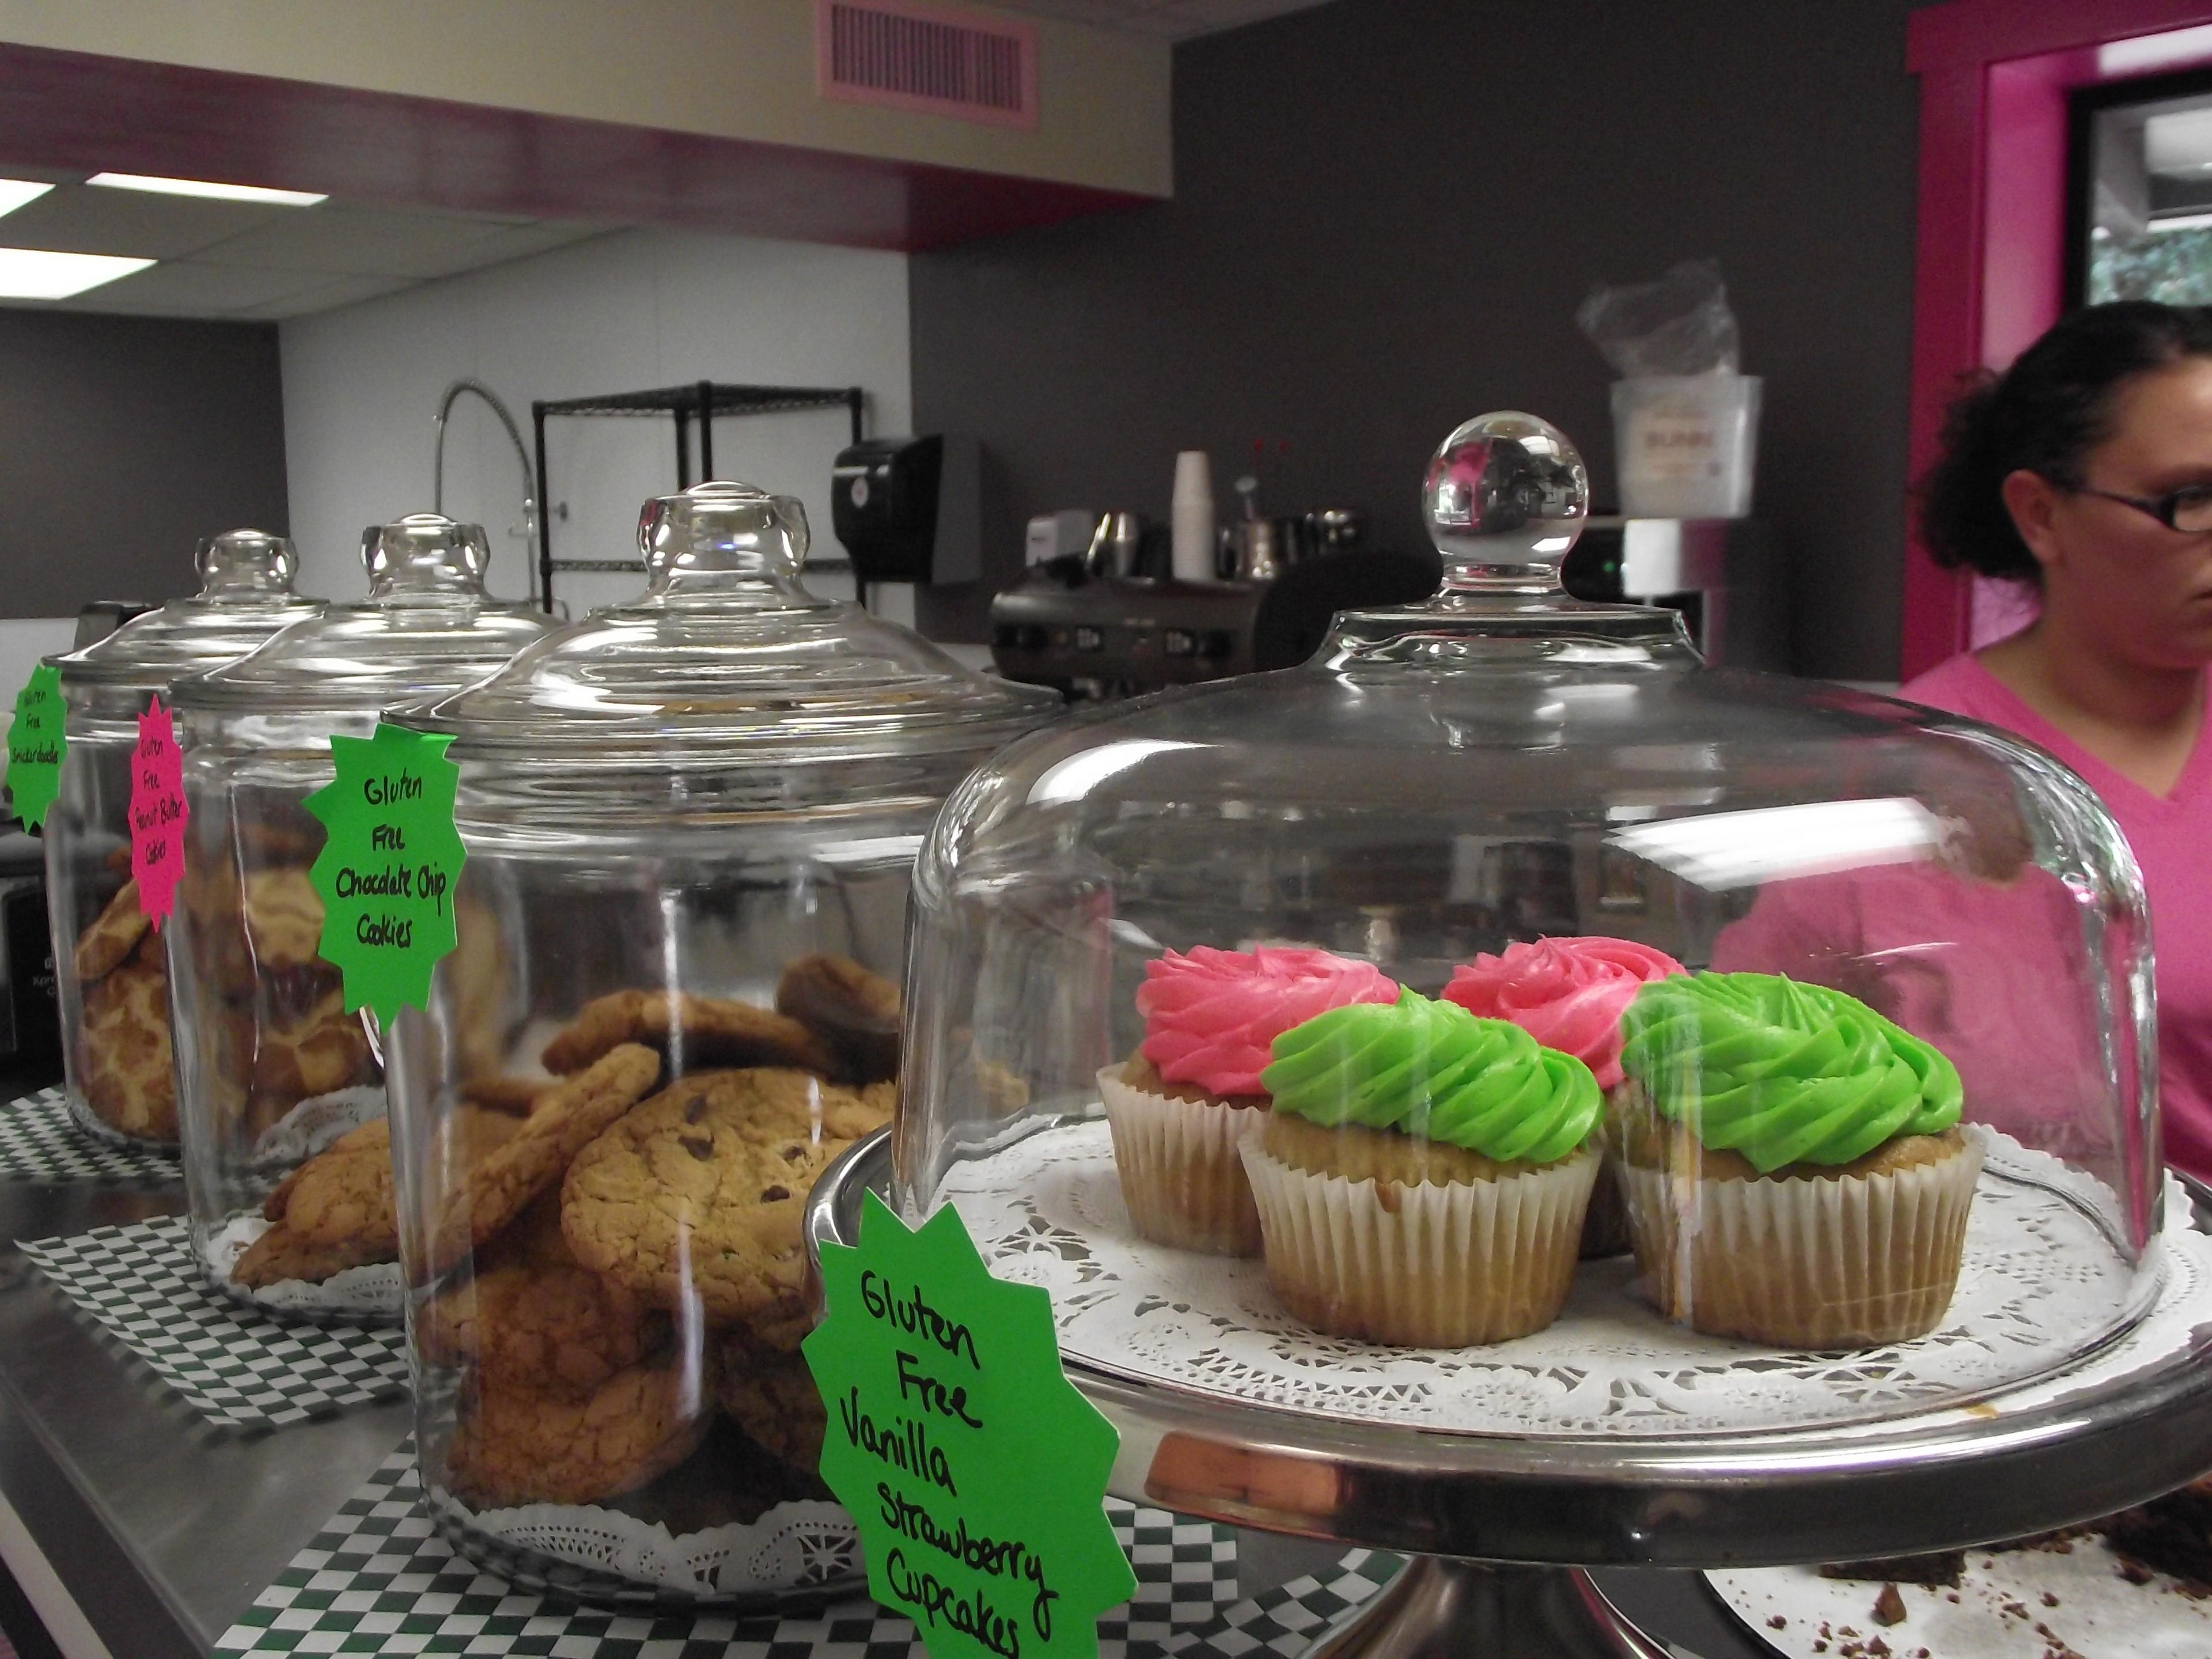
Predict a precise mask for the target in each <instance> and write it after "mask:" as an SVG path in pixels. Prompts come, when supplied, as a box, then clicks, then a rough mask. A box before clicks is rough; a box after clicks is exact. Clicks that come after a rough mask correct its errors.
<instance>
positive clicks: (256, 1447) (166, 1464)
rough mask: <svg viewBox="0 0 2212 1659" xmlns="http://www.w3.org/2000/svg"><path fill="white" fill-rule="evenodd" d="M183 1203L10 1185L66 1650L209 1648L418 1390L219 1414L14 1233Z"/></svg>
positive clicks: (14, 1285) (1706, 1622) (0, 1276)
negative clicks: (252, 1423)
mask: <svg viewBox="0 0 2212 1659" xmlns="http://www.w3.org/2000/svg"><path fill="white" fill-rule="evenodd" d="M4 1088H5V1083H4V1080H0V1089H4ZM17 1092H20V1091H16V1090H7V1091H6V1092H5V1093H4V1094H0V1098H13V1097H14V1096H15V1093H17ZM183 1208H184V1192H183V1188H182V1187H181V1185H178V1186H173V1187H170V1188H164V1189H160V1190H154V1191H130V1190H118V1189H114V1188H94V1187H90V1186H76V1187H58V1188H57V1187H36V1186H28V1185H23V1184H21V1183H17V1182H5V1181H0V1240H4V1241H6V1242H5V1243H4V1244H0V1503H3V1504H4V1507H0V1559H5V1560H6V1562H7V1564H8V1566H9V1571H12V1572H13V1573H14V1574H15V1577H16V1579H17V1581H18V1582H19V1583H21V1585H22V1587H23V1589H24V1591H25V1593H26V1594H27V1595H28V1597H29V1598H30V1600H31V1602H32V1604H33V1606H34V1607H37V1609H38V1610H39V1613H40V1617H41V1618H42V1619H43V1620H45V1621H46V1626H47V1629H48V1630H49V1631H50V1632H52V1635H53V1637H54V1638H55V1640H56V1642H57V1643H58V1644H59V1645H60V1647H61V1649H62V1651H63V1652H64V1653H65V1654H67V1655H69V1656H70V1659H101V1656H109V1659H188V1656H197V1655H202V1654H204V1653H206V1652H207V1651H208V1650H209V1649H210V1647H212V1646H213V1645H214V1643H215V1641H216V1638H217V1637H219V1636H220V1635H222V1632H224V1631H225V1630H226V1629H228V1627H229V1626H230V1625H231V1623H232V1622H233V1621H234V1620H235V1619H236V1618H237V1616H238V1615H239V1614H240V1613H241V1612H243V1611H244V1610H245V1609H246V1607H247V1606H248V1605H250V1604H251V1603H252V1600H253V1598H254V1596H255V1595H257V1594H258V1593H259V1591H260V1590H261V1589H262V1587H263V1586H264V1585H265V1584H267V1583H269V1582H270V1580H271V1579H273V1578H274V1577H276V1574H277V1573H278V1572H279V1571H282V1570H283V1567H284V1565H285V1564H286V1563H287V1562H289V1560H290V1559H291V1558H292V1556H293V1555H294V1554H295V1553H296V1552H297V1551H298V1550H299V1549H300V1548H301V1546H302V1545H304V1544H306V1543H307V1541H308V1540H309V1539H310V1538H312V1537H313V1535H314V1534H315V1533H316V1531H317V1530H318V1529H319V1528H320V1527H321V1526H322V1524H323V1522H325V1521H326V1520H328V1519H329V1518H330V1516H331V1514H332V1513H333V1512H335V1511H336V1510H337V1506H338V1505H339V1504H342V1503H343V1502H344V1501H345V1499H346V1498H349V1497H350V1496H351V1495H352V1494H353V1492H354V1490H355V1489H356V1487H357V1486H360V1485H361V1483H362V1480H365V1479H366V1478H367V1477H368V1474H369V1472H370V1471H371V1470H373V1469H374V1468H375V1467H376V1465H377V1464H378V1463H379V1462H381V1461H382V1460H383V1458H384V1456H385V1455H386V1453H387V1452H389V1451H390V1450H391V1449H392V1447H393V1446H395V1445H397V1444H398V1442H399V1441H400V1439H401V1438H402V1437H404V1435H405V1434H406V1432H407V1429H408V1417H409V1413H408V1409H407V1407H406V1406H405V1405H404V1403H403V1402H394V1403H392V1404H389V1405H384V1406H378V1407H368V1408H363V1409H360V1410H356V1411H351V1412H348V1413H344V1414H343V1415H341V1416H338V1417H335V1418H329V1419H324V1420H322V1421H320V1422H316V1423H310V1424H303V1425H297V1426H295V1427H291V1428H285V1429H277V1430H271V1431H265V1432H260V1433H253V1434H240V1433H237V1432H234V1431H224V1430H218V1429H215V1428H212V1427H210V1426H209V1425H208V1424H207V1423H206V1422H205V1421H204V1419H201V1418H200V1417H199V1416H198V1415H197V1413H194V1412H193V1411H191V1409H190V1408H189V1407H186V1406H185V1405H184V1404H183V1403H182V1402H180V1401H178V1400H176V1399H175V1397H174V1396H173V1395H169V1394H168V1393H167V1391H166V1390H165V1389H163V1388H162V1387H161V1383H159V1382H158V1380H157V1379H155V1376H153V1374H152V1373H151V1372H150V1371H149V1370H146V1368H145V1367H144V1366H143V1364H140V1363H139V1362H138V1360H137V1358H134V1357H133V1356H132V1355H131V1353H129V1352H127V1351H126V1350H125V1349H123V1348H122V1347H120V1346H117V1345H115V1344H114V1343H112V1341H110V1340H108V1339H107V1338H106V1336H105V1335H104V1334H101V1333H100V1330H99V1328H98V1327H96V1326H94V1324H92V1323H91V1322H89V1321H88V1320H87V1319H85V1318H84V1317H82V1316H80V1315H79V1314H78V1313H77V1312H76V1310H75V1309H74V1308H73V1307H72V1306H71V1304H70V1303H69V1302H68V1301H67V1300H66V1299H64V1297H61V1296H59V1295H58V1293H56V1292H55V1291H53V1290H52V1287H51V1286H49V1285H47V1283H46V1280H45V1279H42V1278H41V1277H40V1275H39V1274H38V1273H36V1272H35V1271H33V1269H32V1267H31V1266H30V1264H29V1263H28V1262H27V1261H25V1260H24V1259H23V1257H21V1255H18V1254H17V1253H16V1252H15V1248H14V1244H15V1241H16V1240H19V1239H26V1238H45V1237H55V1236H57V1235H67V1234H73V1233H81V1232H83V1231H86V1230H87V1229H88V1228H91V1227H96V1226H101V1225H106V1224H108V1223H112V1222H127V1221H136V1220H138V1219H141V1218H144V1217H147V1216H154V1215H170V1214H175V1213H177V1212H180V1211H181V1210H182V1209H183ZM1313 1549H1314V1547H1312V1546H1306V1545H1298V1544H1293V1543H1290V1542H1288V1541H1279V1540H1273V1539H1264V1538H1261V1537H1258V1536H1256V1535H1250V1536H1248V1539H1247V1541H1246V1544H1245V1572H1244V1574H1243V1585H1244V1588H1245V1589H1246V1590H1247V1591H1248V1593H1249V1591H1251V1590H1253V1589H1257V1588H1260V1587H1261V1585H1262V1584H1264V1583H1273V1582H1280V1581H1281V1580H1282V1579H1284V1578H1286V1577H1292V1576H1295V1575H1296V1574H1297V1573H1298V1572H1303V1571H1307V1570H1308V1569H1309V1565H1310V1563H1311V1562H1312V1561H1313V1559H1314V1556H1313V1554H1312V1551H1313ZM1324 1559H1325V1557H1324ZM1600 1580H1601V1583H1603V1584H1604V1586H1605V1588H1606V1589H1607V1594H1609V1595H1613V1596H1614V1597H1615V1599H1616V1600H1617V1601H1619V1603H1620V1605H1621V1607H1623V1608H1624V1609H1625V1610H1626V1611H1627V1612H1629V1613H1631V1615H1632V1616H1633V1617H1635V1618H1637V1619H1638V1620H1640V1621H1643V1622H1644V1624H1645V1626H1646V1628H1647V1629H1650V1630H1651V1631H1652V1632H1654V1633H1655V1634H1658V1635H1662V1636H1663V1637H1665V1638H1668V1639H1670V1640H1672V1641H1674V1642H1677V1643H1680V1644H1682V1646H1683V1648H1684V1649H1685V1650H1687V1651H1689V1652H1692V1653H1694V1654H1695V1655H1697V1656H1699V1659H1759V1656H1760V1655H1761V1654H1762V1653H1764V1652H1765V1650H1764V1649H1763V1648H1761V1647H1758V1646H1754V1645H1753V1644H1751V1643H1750V1642H1749V1641H1748V1640H1747V1638H1746V1637H1745V1636H1744V1635H1743V1634H1742V1633H1741V1632H1740V1631H1738V1630H1737V1629H1736V1628H1735V1626H1733V1625H1732V1624H1731V1623H1730V1621H1729V1619H1728V1616H1727V1615H1726V1614H1725V1613H1723V1612H1721V1611H1720V1609H1719V1608H1718V1607H1717V1606H1716V1605H1715V1604H1714V1603H1713V1602H1712V1601H1711V1599H1710V1598H1709V1597H1708V1596H1707V1595H1706V1594H1705V1590H1704V1588H1703V1586H1702V1585H1701V1584H1699V1583H1698V1582H1697V1580H1696V1579H1695V1577H1693V1576H1692V1575H1688V1574H1683V1573H1661V1572H1607V1573H1604V1574H1601V1575H1600Z"/></svg>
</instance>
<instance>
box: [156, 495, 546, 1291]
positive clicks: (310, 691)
mask: <svg viewBox="0 0 2212 1659" xmlns="http://www.w3.org/2000/svg"><path fill="white" fill-rule="evenodd" d="M489 557H490V550H489V544H488V543H487V542H486V540H485V538H484V533H483V530H482V529H481V528H480V527H478V526H475V525H465V524H456V523H455V522H453V520H450V519H446V518H441V517H440V516H438V515H437V514H435V513H420V514H416V515H414V516H412V517H409V518H405V519H401V520H397V521H396V522H394V523H392V524H387V525H380V526H371V527H370V528H369V529H368V530H367V531H366V532H363V533H362V561H363V562H364V564H365V565H366V566H367V568H368V590H369V591H368V597H367V598H366V599H360V600H356V601H353V602H351V603H349V604H345V605H331V606H330V607H328V609H327V610H325V611H324V612H323V613H322V614H321V615H319V616H318V617H313V618H312V619H311V620H309V621H307V622H306V623H301V624H299V625H296V626H295V627H292V628H289V629H286V630H285V631H284V632H283V633H281V634H278V635H275V636H274V637H272V638H270V640H268V641H266V642H265V643H264V645H263V646H262V647H260V648H259V649H258V650H256V651H254V652H253V653H251V654H250V655H247V656H246V657H243V658H241V659H239V660H238V661H236V662H234V663H232V664H230V665H228V666H226V667H225V668H223V669H222V670H220V671H216V672H212V673H208V674H204V675H201V676H199V677H197V678H193V679H191V680H188V681H182V682H179V684H178V685H177V688H176V691H175V697H176V712H177V718H178V720H179V726H180V728H181V729H180V732H179V736H180V738H181V740H182V743H183V745H184V750H185V755H184V788H185V801H186V803H187V805H188V807H189V809H190V811H189V816H188V817H187V818H186V822H185V858H184V870H183V875H182V878H181V879H180V881H179V885H178V890H177V900H176V916H175V920H174V921H173V924H172V927H171V933H172V944H171V949H172V952H173V962H174V964H175V967H176V969H177V985H176V1006H177V1017H178V1033H177V1036H178V1040H177V1045H176V1047H177V1066H178V1081H179V1102H180V1105H181V1109H182V1111H181V1118H182V1130H183V1142H184V1159H185V1187H186V1191H187V1194H188V1197H189V1199H190V1201H191V1232H192V1245H193V1249H194V1252H195V1254H196V1255H197V1257H198V1260H199V1263H200V1267H201V1271H202V1273H203V1274H204V1276H205V1278H206V1279H207V1280H208V1282H209V1283H210V1285H213V1286H214V1287H215V1288H216V1289H217V1290H219V1291H222V1292H223V1293H225V1294H227V1295H229V1296H232V1297H236V1298H238V1299H240V1300H242V1301H248V1302H252V1303H254V1304H257V1305H260V1306H264V1307H267V1308H270V1309H272V1310H276V1311H278V1312H281V1313H286V1314H292V1315H296V1316H301V1317H304V1318H310V1319H313V1318H327V1319H339V1320H349V1321H361V1320H377V1319H382V1320H386V1321H396V1320H397V1319H398V1317H399V1302H400V1298H399V1271H398V1225H397V1223H396V1221H395V1219H394V1215H393V1208H392V1169H391V1157H390V1138H389V1132H388V1127H387V1125H386V1120H385V1093H384V1086H383V1076H382V1068H381V1066H380V1062H379V1060H378V1058H377V1055H376V1052H375V1042H374V1030H373V1027H372V1026H371V1024H369V1023H368V1016H367V1015H366V1014H365V1013H364V1012H363V1011H362V1010H361V1009H360V1008H359V1007H358V1006H357V1005H358V1003H359V1000H360V999H359V998H358V997H356V998H354V999H353V1001H354V1002H355V1004H356V1006H355V1007H352V1008H349V1006H347V1005H348V998H347V995H346V991H345V987H344V986H343V983H342V982H341V980H340V976H339V973H338V970H337V968H336V967H335V966H333V965H332V964H331V963H330V962H329V961H327V960H326V959H325V957H324V956H323V953H322V933H323V902H322V899H321V897H320V896H319V894H318V893H317V891H316V889H315V885H314V884H313V881H312V880H311V879H310V878H309V875H308V871H309V868H310V866H313V863H314V861H315V856H316V854H318V853H319V851H320V850H321V849H322V846H323V842H324V841H325V831H324V827H323V825H322V823H320V822H319V821H318V820H317V819H316V818H315V817H313V815H312V814H311V813H310V812H309V811H307V805H306V802H307V797H308V796H310V795H312V794H313V793H315V792H316V791H317V790H319V789H320V788H321V787H323V786H324V785H325V784H327V783H328V782H330V781H331V777H332V775H333V765H332V761H331V738H333V737H350V738H366V737H368V736H369V735H370V734H371V733H372V732H374V730H375V727H376V722H377V716H378V713H379V711H380V709H382V708H384V706H385V705H386V704H387V703H390V702H397V701H400V700H402V699H404V698H407V697H410V696H423V695H426V694H435V693H437V692H441V691H446V690H453V689H454V688H456V687H459V686H461V685H465V684H469V683H470V682H471V681H474V680H477V679H481V678H483V676H484V675H486V674H488V673H489V672H491V671H493V670H494V669H495V668H497V667H498V666H499V665H501V664H502V663H504V662H505V661H507V659H509V658H510V657H512V656H513V654H514V653H516V652H517V651H519V650H520V649H521V648H522V647H524V646H526V645H527V644H529V643H530V642H531V641H533V640H535V639H538V638H539V637H541V636H542V635H544V634H545V633H546V632H547V631H548V630H549V629H550V628H551V627H552V623H551V621H550V618H548V617H546V616H545V615H544V613H542V612H540V611H535V610H532V609H530V608H528V607H526V606H523V605H513V604H507V603H505V602H502V601H501V600H498V599H494V598H493V597H492V596H491V595H490V593H489V592H488V591H487V589H486V587H485V583H484V577H485V569H486V566H487V564H488V563H489Z"/></svg>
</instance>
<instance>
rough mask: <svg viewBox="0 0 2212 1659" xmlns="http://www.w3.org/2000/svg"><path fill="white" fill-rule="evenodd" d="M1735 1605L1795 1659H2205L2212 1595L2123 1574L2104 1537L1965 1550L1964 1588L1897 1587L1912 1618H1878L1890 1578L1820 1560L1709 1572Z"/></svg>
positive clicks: (2211, 1642) (2156, 1577) (2211, 1648)
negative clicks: (1881, 1655) (1853, 1658)
mask: <svg viewBox="0 0 2212 1659" xmlns="http://www.w3.org/2000/svg"><path fill="white" fill-rule="evenodd" d="M1705 1577H1706V1578H1707V1579H1708V1580H1709V1581H1711V1584H1712V1587H1713V1589H1715V1590H1716V1591H1717V1592H1718V1593H1719V1595H1720V1598H1721V1600H1722V1601H1723V1602H1724V1603H1726V1604H1727V1606H1728V1608H1729V1611H1730V1612H1731V1613H1735V1616H1736V1617H1737V1618H1739V1619H1741V1620H1743V1622H1744V1623H1745V1624H1746V1625H1747V1626H1749V1627H1750V1628H1751V1629H1752V1630H1753V1632H1756V1633H1757V1635H1758V1636H1759V1639H1760V1640H1762V1641H1764V1642H1765V1644H1767V1645H1768V1646H1769V1647H1771V1648H1772V1649H1774V1650H1775V1651H1776V1652H1778V1653H1782V1654H1785V1655H1787V1656H1789V1659H1841V1656H1843V1655H1844V1654H1848V1653H1850V1652H1853V1651H1854V1650H1856V1651H1857V1652H1859V1653H1861V1654H1863V1653H1865V1652H1867V1651H1868V1644H1869V1642H1870V1641H1871V1640H1872V1639H1873V1638H1876V1637H1879V1638H1881V1641H1882V1643H1883V1644H1884V1645H1885V1646H1886V1647H1887V1650H1888V1651H1889V1652H1890V1653H1891V1654H1892V1655H1893V1656H1896V1659H1912V1656H1913V1655H1915V1654H1919V1653H1925V1654H1928V1655H1929V1656H1930V1659H1936V1656H1940V1659H2051V1656H2052V1655H2054V1654H2061V1653H2069V1654H2075V1655H2078V1656H2080V1659H2205V1656H2206V1655H2207V1654H2212V1601H2202V1600H2199V1599H2197V1597H2195V1596H2193V1595H2191V1594H2190V1593H2189V1592H2188V1591H2186V1590H2184V1589H2181V1588H2180V1586H2179V1585H2178V1584H2177V1583H2175V1582H2174V1581H2173V1580H2172V1579H2171V1578H2168V1577H2166V1576H2165V1575H2164V1574H2163V1573H2155V1574H2153V1575H2152V1577H2151V1578H2150V1580H2149V1582H2148V1583H2142V1584H2135V1583H2129V1582H2128V1580H2126V1579H2125V1578H2124V1577H2121V1576H2120V1561H2119V1558H2118V1556H2116V1555H2114V1554H2113V1553H2112V1551H2111V1549H2110V1548H2109V1547H2107V1546H2106V1543H2105V1541H2104V1540H2103V1539H2102V1538H2100V1537H2094V1536H2090V1537H2080V1538H2074V1539H2070V1540H2069V1541H2068V1547H2067V1549H2066V1551H2065V1552H2064V1553H2060V1552H2059V1551H2058V1550H2056V1549H2053V1548H2051V1547H2038V1548H2032V1549H2023V1550H2008V1551H2002V1552H1999V1553H1995V1554H1992V1553H1990V1552H1989V1551H1987V1550H1969V1551H1967V1552H1966V1571H1965V1572H1964V1573H1963V1574H1962V1575H1961V1576H1960V1584H1959V1587H1958V1589H1950V1588H1948V1586H1943V1585H1933V1584H1899V1586H1898V1587H1897V1589H1898V1594H1899V1596H1900V1597H1901V1598H1902V1599H1903V1601H1904V1602H1905V1618H1904V1620H1902V1621H1901V1622H1899V1623H1898V1624H1894V1625H1887V1626H1885V1625H1880V1624H1877V1623H1875V1619H1874V1604H1875V1597H1876V1596H1878V1595H1881V1583H1880V1582H1879V1581H1878V1580H1877V1581H1874V1582H1868V1581H1866V1580H1862V1579H1854V1578H1823V1577H1820V1571H1819V1569H1818V1568H1815V1567H1761V1568H1757V1569H1753V1570H1748V1571H1728V1572H1709V1573H1707V1574H1706V1575H1705Z"/></svg>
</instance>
